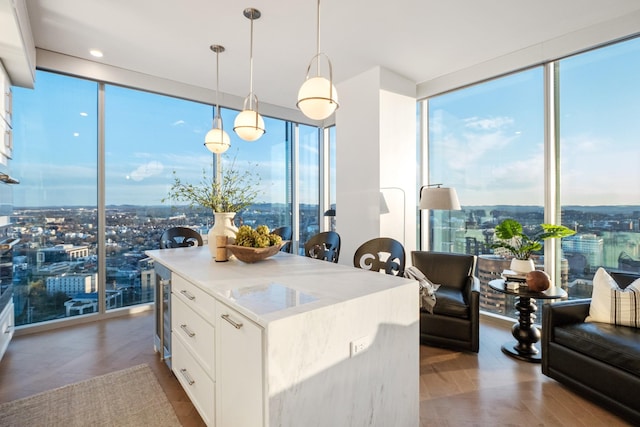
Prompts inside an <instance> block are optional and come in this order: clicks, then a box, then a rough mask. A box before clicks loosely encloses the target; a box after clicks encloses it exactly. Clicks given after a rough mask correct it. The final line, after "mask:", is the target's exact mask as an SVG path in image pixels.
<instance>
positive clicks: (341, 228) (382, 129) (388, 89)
mask: <svg viewBox="0 0 640 427" xmlns="http://www.w3.org/2000/svg"><path fill="white" fill-rule="evenodd" d="M337 90H338V93H339V95H340V104H341V106H340V109H338V111H337V112H336V230H337V231H338V233H339V234H340V236H341V238H342V249H341V251H340V264H345V265H352V263H353V254H354V253H355V250H356V249H357V247H358V246H360V244H362V243H364V242H365V241H367V240H369V239H372V238H374V237H381V236H384V237H393V238H395V239H396V240H399V241H401V242H402V243H403V244H404V245H405V249H406V250H407V251H410V250H413V249H414V248H415V230H416V222H415V206H416V194H415V193H416V167H415V166H416V137H415V129H416V102H415V84H414V83H412V82H410V81H409V80H406V79H404V78H402V77H400V76H398V75H396V74H393V73H392V72H390V71H388V70H385V69H383V68H380V67H375V68H372V69H370V70H368V71H366V72H364V73H362V74H360V75H358V76H356V77H354V78H352V79H349V80H347V81H345V82H343V83H341V84H339V85H338V87H337ZM381 189H382V192H383V194H385V199H386V201H387V205H388V206H389V210H390V212H389V213H387V214H382V213H381V209H380V207H381V204H380V193H381Z"/></svg>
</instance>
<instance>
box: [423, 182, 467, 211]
mask: <svg viewBox="0 0 640 427" xmlns="http://www.w3.org/2000/svg"><path fill="white" fill-rule="evenodd" d="M420 209H440V210H450V211H459V210H461V209H462V208H461V207H460V201H459V200H458V193H456V189H455V188H445V187H433V188H431V187H428V186H424V187H422V188H421V189H420Z"/></svg>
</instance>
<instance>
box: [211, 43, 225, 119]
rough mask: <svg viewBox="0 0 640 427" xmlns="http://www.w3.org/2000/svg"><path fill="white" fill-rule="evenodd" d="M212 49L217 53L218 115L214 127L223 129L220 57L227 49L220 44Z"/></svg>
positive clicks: (215, 117)
mask: <svg viewBox="0 0 640 427" xmlns="http://www.w3.org/2000/svg"><path fill="white" fill-rule="evenodd" d="M210 48H211V50H212V51H214V52H215V53H216V114H215V116H214V118H213V127H214V128H215V127H219V128H220V129H223V124H222V117H221V116H220V61H219V58H218V57H219V55H220V53H221V52H224V50H225V49H224V46H220V45H219V44H212V45H211V46H210ZM223 130H224V129H223Z"/></svg>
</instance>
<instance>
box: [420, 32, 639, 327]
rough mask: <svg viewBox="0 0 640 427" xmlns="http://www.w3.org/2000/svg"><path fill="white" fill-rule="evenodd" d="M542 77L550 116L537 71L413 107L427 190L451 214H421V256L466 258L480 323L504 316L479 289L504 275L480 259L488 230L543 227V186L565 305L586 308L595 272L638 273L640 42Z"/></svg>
mask: <svg viewBox="0 0 640 427" xmlns="http://www.w3.org/2000/svg"><path fill="white" fill-rule="evenodd" d="M552 65H553V66H555V67H556V72H555V73H552V74H553V77H554V78H555V82H551V83H552V86H553V85H555V91H550V97H551V100H550V102H549V104H548V105H554V106H556V108H557V114H556V112H554V111H553V110H552V109H551V108H545V103H544V98H543V94H544V92H545V80H544V78H545V76H544V74H545V73H544V68H543V67H536V68H533V69H529V70H526V71H522V72H518V73H514V74H511V75H508V76H505V77H500V78H497V79H494V80H491V81H487V82H483V83H479V84H477V85H473V86H470V87H466V88H463V89H460V90H456V91H453V92H450V93H446V94H443V95H440V96H435V97H433V98H430V99H429V100H428V101H425V102H426V104H425V105H426V106H427V108H426V109H425V110H427V111H428V120H427V122H428V125H427V126H428V139H427V145H426V149H427V150H428V156H427V157H428V165H427V173H428V180H429V182H430V183H442V184H443V185H445V186H450V187H455V188H456V189H457V192H458V195H459V198H460V203H461V204H462V208H463V209H462V210H461V211H433V212H431V218H430V221H428V222H427V223H428V224H429V226H428V227H429V232H428V233H425V234H426V235H428V236H429V238H430V241H429V242H428V243H429V244H428V245H423V247H429V248H431V249H432V250H438V251H445V252H459V253H472V254H476V255H478V270H477V274H478V276H479V278H480V280H481V282H482V283H483V286H482V297H481V306H482V309H483V310H485V311H489V312H495V313H499V314H504V315H508V316H513V315H514V311H513V307H512V306H511V304H512V303H511V302H510V301H509V298H506V297H505V296H504V295H499V294H496V293H493V292H492V291H491V290H490V289H487V287H486V286H485V285H484V284H485V283H486V282H487V281H488V280H490V279H491V278H494V277H496V274H499V272H501V271H502V270H504V269H505V268H508V265H509V261H508V259H506V258H503V257H501V256H500V254H497V253H496V251H494V250H493V249H492V248H491V243H492V241H493V238H494V227H495V225H497V224H498V223H499V222H500V221H501V220H502V219H504V218H515V219H517V220H518V221H520V222H521V223H523V224H524V225H525V227H527V226H534V225H537V224H541V223H543V222H545V206H544V204H545V203H544V200H545V194H544V192H545V177H549V178H553V179H549V180H548V182H551V183H553V182H557V185H556V186H555V187H552V186H549V188H546V191H547V192H548V194H547V196H548V197H547V198H548V200H560V203H561V206H560V208H557V210H558V212H554V215H551V216H552V217H559V218H560V220H561V223H562V224H563V225H566V226H569V227H571V228H573V229H575V230H576V231H577V234H576V235H575V236H571V237H567V238H564V239H562V241H561V244H560V245H558V246H560V247H561V250H560V251H557V253H556V256H557V258H558V260H556V261H557V262H555V265H556V266H559V269H558V272H557V278H558V279H559V282H560V283H559V285H560V286H562V287H563V288H564V289H565V290H567V291H568V293H569V297H570V298H580V297H589V296H591V279H592V278H593V273H594V272H595V270H596V269H597V268H598V267H605V268H609V269H616V270H624V271H636V272H637V271H640V224H639V221H640V219H639V218H640V190H639V189H638V188H637V185H636V184H637V182H638V178H639V177H640V175H639V172H638V168H637V167H636V165H637V164H638V163H640V146H639V145H638V144H637V141H638V139H639V138H640V124H639V123H638V120H637V117H638V115H639V114H640V82H638V79H637V76H638V72H639V71H640V39H632V40H628V41H624V42H620V43H617V44H613V45H610V46H605V47H602V48H599V49H595V50H592V51H590V52H586V53H583V54H580V55H576V56H572V57H569V58H566V59H562V60H560V61H558V62H556V63H554V64H552ZM549 66H551V64H550V65H549ZM545 117H546V119H547V120H548V123H554V119H555V127H551V129H550V130H551V131H553V129H557V130H558V131H557V132H556V134H557V139H555V140H554V138H552V137H549V139H547V141H546V142H545V138H544V123H545ZM550 133H553V132H550ZM554 144H555V145H554ZM557 147H559V150H557ZM545 150H547V151H545ZM556 151H558V152H559V153H560V155H559V156H558V159H557V160H558V164H559V166H558V167H557V168H554V167H549V168H547V169H545V162H544V157H545V152H546V153H555V152H556ZM546 208H547V209H552V207H549V206H547V207H546ZM547 214H549V212H547ZM556 214H559V215H556ZM537 256H538V265H539V266H542V264H543V256H542V253H539V254H537Z"/></svg>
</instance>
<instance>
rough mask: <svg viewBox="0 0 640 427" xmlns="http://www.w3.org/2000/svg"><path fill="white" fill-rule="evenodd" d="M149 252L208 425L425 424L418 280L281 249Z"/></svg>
mask: <svg viewBox="0 0 640 427" xmlns="http://www.w3.org/2000/svg"><path fill="white" fill-rule="evenodd" d="M147 255H149V256H150V257H151V258H152V259H153V260H154V263H155V265H156V270H157V269H168V270H169V271H170V272H171V279H170V281H171V283H170V289H171V297H170V304H169V311H170V317H171V322H170V324H171V349H170V361H171V363H170V365H171V367H172V370H173V372H174V373H175V375H176V377H177V378H178V380H179V381H180V383H181V384H182V386H183V387H184V388H185V390H186V392H187V394H188V395H189V397H190V398H191V400H192V401H193V403H194V406H195V407H196V408H197V409H198V411H199V413H200V414H201V416H202V418H203V419H204V421H205V422H206V423H207V425H210V426H214V425H215V426H218V427H242V426H250V427H255V426H292V427H293V426H305V427H310V426H384V427H387V426H400V427H404V426H407V427H408V426H418V425H419V409H418V398H419V386H418V381H419V339H418V315H419V300H418V283H417V282H416V281H414V280H409V279H404V278H399V277H393V276H387V275H384V274H378V273H374V272H370V271H364V270H360V269H356V268H352V267H348V266H343V265H338V264H333V263H329V262H325V261H319V260H315V259H311V258H306V257H302V256H297V255H291V254H287V253H284V252H280V253H278V254H277V255H275V256H274V257H271V258H269V259H266V260H264V261H261V262H258V263H254V264H245V263H243V262H241V261H238V260H236V259H235V258H232V259H230V260H229V261H228V262H216V261H215V260H214V259H212V258H211V256H210V253H209V250H208V248H207V247H206V246H204V247H196V248H178V249H164V250H154V251H147ZM156 305H157V307H159V306H161V305H162V304H156Z"/></svg>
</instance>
